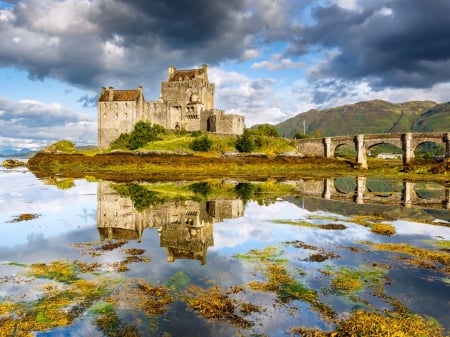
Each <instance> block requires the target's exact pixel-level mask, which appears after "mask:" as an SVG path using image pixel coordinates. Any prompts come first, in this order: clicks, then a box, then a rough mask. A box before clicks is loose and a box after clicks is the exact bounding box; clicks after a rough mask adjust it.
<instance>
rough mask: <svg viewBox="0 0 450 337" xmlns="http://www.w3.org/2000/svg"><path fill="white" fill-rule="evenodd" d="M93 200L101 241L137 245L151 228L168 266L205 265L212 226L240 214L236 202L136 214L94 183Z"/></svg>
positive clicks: (104, 185)
mask: <svg viewBox="0 0 450 337" xmlns="http://www.w3.org/2000/svg"><path fill="white" fill-rule="evenodd" d="M97 200H98V205H97V227H98V231H99V233H100V238H101V240H110V241H111V240H113V239H117V240H137V241H140V240H141V238H142V233H143V231H144V230H145V229H147V228H155V229H157V230H158V233H159V238H160V246H161V247H165V248H166V249H167V261H168V262H173V261H175V260H176V259H177V258H183V259H194V260H200V261H201V262H202V264H205V262H206V252H207V249H208V247H210V246H212V245H213V244H214V238H213V224H214V223H216V222H219V221H222V220H223V219H230V218H237V217H240V216H242V215H243V213H244V205H243V202H242V200H240V199H234V200H225V199H219V200H210V201H204V202H196V201H192V200H189V201H180V202H167V203H164V204H162V205H157V206H151V207H149V208H147V209H145V210H144V211H142V212H138V211H136V210H135V209H134V206H133V202H132V201H131V199H130V198H127V197H121V196H120V195H119V194H117V192H115V191H114V189H113V188H111V186H110V183H109V182H99V183H98V190H97Z"/></svg>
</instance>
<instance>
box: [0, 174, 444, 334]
mask: <svg viewBox="0 0 450 337" xmlns="http://www.w3.org/2000/svg"><path fill="white" fill-rule="evenodd" d="M448 196H449V193H448V187H445V186H442V185H439V184H436V183H433V182H426V183H415V184H413V183H409V182H402V181H387V180H384V179H373V178H370V179H369V178H367V179H366V178H365V177H349V178H345V179H343V178H339V179H329V180H328V179H327V180H322V181H310V180H298V181H289V182H281V183H279V182H273V181H270V182H265V183H248V182H247V183H243V182H238V181H230V180H227V181H207V182H185V183H176V184H169V183H160V184H146V183H143V182H141V183H139V184H137V183H136V184H119V183H114V182H109V181H92V180H91V181H90V180H89V179H88V180H75V181H74V180H71V179H65V178H64V177H51V178H48V179H45V180H38V179H36V178H35V177H34V175H33V174H32V173H30V172H29V171H28V170H26V169H13V170H1V171H0V230H1V236H0V335H1V336H3V335H5V336H6V335H18V336H19V335H20V336H22V335H27V334H28V335H35V336H286V335H291V336H302V335H304V336H309V335H311V336H313V333H316V336H322V335H320V333H323V336H326V334H325V333H331V332H335V331H336V332H337V333H342V334H336V335H335V336H341V335H342V336H344V335H345V334H344V332H343V331H344V330H345V329H346V328H347V329H350V328H351V327H350V324H354V325H355V326H356V325H358V324H359V325H361V324H363V322H365V324H367V325H368V326H369V325H370V324H372V323H371V322H374V323H373V324H376V325H377V326H378V327H380V326H381V325H382V324H386V323H387V324H390V326H391V327H390V328H391V329H392V332H395V331H397V332H399V331H401V332H402V333H404V335H405V336H406V333H409V335H410V336H414V331H416V332H417V335H419V332H421V333H422V335H423V336H433V334H434V335H436V334H437V335H436V336H439V335H445V333H448V332H449V331H450V322H449V321H448V317H447V313H448V311H449V303H450V275H449V274H450V270H449V262H450V253H449V249H450V247H449V246H450V244H449V242H450V228H449V222H450V211H449V209H448ZM381 225H383V226H385V227H383V228H384V229H385V228H389V229H390V231H387V232H383V231H377V228H379V227H380V226H381ZM386 233H388V234H389V235H383V234H386ZM371 315H373V316H371ZM385 317H388V319H387V320H383V319H385ZM367 321H369V323H367ZM438 325H441V326H442V328H443V331H440V330H439V328H436V327H437V326H438ZM425 328H426V329H429V333H428V334H427V332H425V333H424V332H423V331H424V330H423V329H425ZM361 329H362V328H361ZM370 329H372V330H370ZM373 329H374V327H370V326H369V327H367V329H366V330H364V331H372V332H373V331H375V330H373ZM380 329H381V328H380ZM408 329H409V330H408ZM361 331H363V330H361ZM372 332H371V333H372ZM308 333H309V335H308ZM362 333H363V332H361V334H360V335H364V334H362ZM366 333H368V332H366ZM372 335H373V336H375V335H376V334H372ZM379 336H384V335H383V334H382V333H381V332H380V333H379ZM399 336H402V335H400V334H399Z"/></svg>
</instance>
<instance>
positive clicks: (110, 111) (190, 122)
mask: <svg viewBox="0 0 450 337" xmlns="http://www.w3.org/2000/svg"><path fill="white" fill-rule="evenodd" d="M214 90H215V85H214V84H213V83H210V82H209V80H208V66H207V65H206V64H204V65H203V66H202V68H200V69H189V70H178V69H176V68H175V67H169V70H168V77H167V80H166V81H165V82H162V83H161V94H160V97H159V99H158V100H156V101H145V99H144V95H143V93H142V86H139V87H138V88H137V89H133V90H115V89H114V88H113V87H110V88H109V89H106V88H104V87H103V88H102V89H101V93H100V96H99V98H98V103H97V110H98V147H99V148H100V149H106V148H108V147H109V145H110V144H111V143H112V142H113V141H114V140H115V139H117V138H118V137H119V136H120V134H121V133H129V132H131V131H132V130H133V127H134V125H135V124H136V123H137V122H138V121H147V122H151V123H152V124H159V125H161V126H163V127H164V128H166V129H168V130H182V129H184V130H186V131H197V130H200V131H208V132H213V133H219V134H232V135H241V134H242V133H243V131H244V126H245V125H244V117H243V116H240V115H235V114H225V112H224V111H223V110H218V109H215V108H214Z"/></svg>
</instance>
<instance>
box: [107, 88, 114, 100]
mask: <svg viewBox="0 0 450 337" xmlns="http://www.w3.org/2000/svg"><path fill="white" fill-rule="evenodd" d="M113 97H114V87H109V97H108V100H109V101H112V100H113Z"/></svg>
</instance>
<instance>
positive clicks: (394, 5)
mask: <svg viewBox="0 0 450 337" xmlns="http://www.w3.org/2000/svg"><path fill="white" fill-rule="evenodd" d="M360 3H361V5H362V6H365V7H361V8H359V9H358V10H346V9H343V8H341V7H339V6H336V5H332V6H329V7H316V8H315V9H314V10H313V17H314V19H315V21H316V23H315V24H313V25H311V26H307V27H303V28H301V29H299V30H298V31H297V34H296V35H295V37H294V38H293V39H292V43H291V46H290V48H289V51H288V53H290V54H296V55H300V54H303V53H306V52H307V51H308V50H311V49H314V48H316V49H317V47H319V48H328V49H330V50H333V51H337V53H338V54H337V56H335V57H334V58H331V59H330V61H329V62H326V63H325V64H323V65H321V66H320V67H318V68H317V69H316V71H314V72H312V73H311V77H310V78H311V80H316V79H319V78H324V77H334V78H341V79H347V80H356V79H366V80H368V81H369V82H370V83H371V85H372V86H373V87H374V88H379V89H380V88H382V87H385V86H388V87H415V88H427V87H430V86H432V85H434V84H437V83H441V82H447V81H448V80H449V79H450V34H449V27H450V16H449V15H448V13H450V1H448V0H433V1H423V0H394V1H388V0H384V1H383V0H380V1H370V2H363V1H361V2H360Z"/></svg>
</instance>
